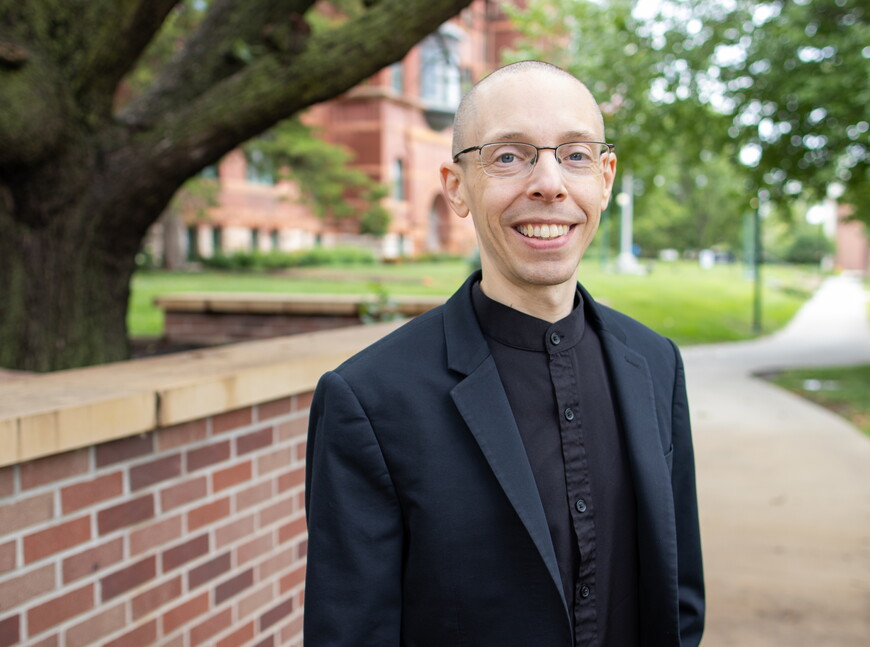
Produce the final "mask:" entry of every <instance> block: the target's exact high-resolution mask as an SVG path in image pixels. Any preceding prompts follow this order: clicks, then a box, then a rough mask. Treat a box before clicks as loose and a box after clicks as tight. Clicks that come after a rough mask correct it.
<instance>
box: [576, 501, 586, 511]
mask: <svg viewBox="0 0 870 647" xmlns="http://www.w3.org/2000/svg"><path fill="white" fill-rule="evenodd" d="M574 507H575V508H577V512H586V502H585V501H584V500H583V499H577V502H576V503H575V504H574Z"/></svg>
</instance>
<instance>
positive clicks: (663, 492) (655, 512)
mask: <svg viewBox="0 0 870 647" xmlns="http://www.w3.org/2000/svg"><path fill="white" fill-rule="evenodd" d="M596 314H597V315H598V316H599V321H601V320H602V318H601V311H600V310H598V311H597V313H596ZM599 330H600V336H601V342H602V347H603V349H604V354H605V357H606V358H607V362H608V365H609V368H610V373H611V379H612V382H613V390H614V398H615V399H616V404H617V408H618V411H619V414H620V416H621V422H622V427H623V430H624V433H625V440H626V446H627V449H628V454H629V464H630V466H631V471H632V477H633V479H634V489H635V495H636V497H637V524H638V525H637V529H638V551H639V555H640V560H639V569H640V572H639V584H640V594H641V599H642V600H649V601H651V607H650V608H647V607H645V606H644V605H642V606H641V629H642V631H644V632H647V633H649V634H650V635H664V634H661V633H660V632H661V631H664V632H665V633H667V631H668V627H670V626H672V625H671V624H670V622H669V616H670V612H671V611H672V610H675V609H677V608H678V604H679V603H678V600H677V590H676V583H677V581H678V574H677V543H676V539H677V538H676V535H675V532H674V528H675V527H676V525H675V521H674V519H675V512H674V500H673V493H672V488H671V482H670V470H669V469H668V466H667V461H666V458H665V452H666V451H667V450H668V449H669V448H663V447H662V441H661V436H660V434H659V428H658V416H657V415H656V402H655V395H654V391H653V383H652V377H651V375H650V372H649V368H648V365H647V362H646V359H645V358H644V357H643V356H642V355H640V354H639V353H637V352H636V351H634V350H633V349H631V348H630V347H628V346H627V345H626V344H625V343H624V342H623V340H622V339H621V338H620V337H619V333H618V330H616V329H614V330H613V331H612V332H611V331H610V330H608V329H607V326H602V327H601V328H600V329H599Z"/></svg>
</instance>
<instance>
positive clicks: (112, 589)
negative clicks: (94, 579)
mask: <svg viewBox="0 0 870 647" xmlns="http://www.w3.org/2000/svg"><path fill="white" fill-rule="evenodd" d="M155 575H157V558H156V557H155V556H154V555H152V556H151V557H146V558H145V559H143V560H140V561H138V562H136V563H135V564H133V565H132V566H127V567H126V568H122V569H121V570H119V571H115V572H114V573H112V574H110V575H106V576H105V577H104V578H103V579H101V580H100V588H101V590H102V596H101V597H102V600H103V602H106V601H107V600H111V599H112V598H114V597H117V596H119V595H121V594H122V593H126V592H127V591H129V590H130V589H133V588H135V587H137V586H139V585H140V584H143V583H144V582H147V581H148V580H150V579H152V578H154V576H155Z"/></svg>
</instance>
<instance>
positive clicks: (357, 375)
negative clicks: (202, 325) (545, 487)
mask: <svg viewBox="0 0 870 647" xmlns="http://www.w3.org/2000/svg"><path fill="white" fill-rule="evenodd" d="M477 276H478V275H475V276H472V277H471V278H470V279H469V280H468V281H467V282H466V283H465V285H464V286H463V287H462V288H461V289H460V290H459V291H458V292H457V293H456V294H455V295H453V297H451V299H450V300H449V301H448V302H447V303H446V304H444V305H443V306H441V307H439V308H436V309H435V310H432V311H430V312H428V313H426V314H424V315H421V316H420V317H417V318H416V319H414V320H412V321H410V322H409V323H407V324H405V325H404V326H402V327H401V328H400V329H398V330H397V331H395V332H394V333H392V334H390V335H388V336H386V337H385V338H383V339H382V340H380V341H379V342H377V343H375V344H374V345H372V346H370V347H369V348H367V349H366V350H364V351H362V352H361V353H359V354H358V355H356V356H354V357H353V358H351V359H350V360H348V361H347V362H345V363H344V364H342V365H341V366H340V367H339V368H338V369H336V370H335V371H334V372H330V373H327V374H326V375H324V376H323V377H322V378H321V380H320V383H319V384H318V387H317V390H316V392H315V395H314V401H313V404H312V407H311V419H310V427H309V438H308V446H307V461H308V462H307V473H306V495H305V496H306V500H305V502H306V512H307V516H308V529H309V540H308V570H307V575H306V590H305V621H304V627H305V628H304V632H305V633H304V635H305V645H306V646H307V647H339V646H340V647H367V646H372V647H374V646H378V647H400V646H401V647H569V646H571V645H573V641H572V637H571V631H570V620H569V610H568V607H567V604H566V602H565V598H564V594H563V590H562V583H561V579H560V577H559V570H558V567H557V565H556V556H555V553H554V550H553V545H552V541H551V540H550V535H549V530H548V528H547V522H546V518H545V516H544V510H543V507H542V505H541V501H540V497H539V495H538V492H537V487H536V485H535V480H534V477H533V475H532V471H531V467H530V466H529V463H528V459H527V457H526V454H525V449H524V447H523V443H522V440H521V439H520V435H519V431H518V429H517V426H516V423H515V422H514V418H513V414H512V413H511V409H510V405H509V404H508V401H507V397H506V395H505V392H504V389H503V387H502V384H501V381H500V379H499V376H498V372H497V371H496V366H495V363H494V361H493V358H492V356H491V355H490V353H489V348H488V346H487V343H486V340H485V338H484V336H483V334H482V333H481V331H480V328H479V326H478V324H477V319H476V316H475V314H474V309H473V306H472V301H471V285H472V281H473V280H475V278H476V277H477ZM581 290H582V288H581ZM583 298H584V300H585V307H587V308H589V311H590V312H591V315H592V316H591V321H592V324H593V325H594V326H595V327H596V329H597V331H598V333H599V335H600V336H601V342H602V346H603V349H604V354H605V357H606V361H607V364H608V369H609V371H610V376H611V381H612V386H613V391H614V397H615V399H616V401H617V406H618V410H619V413H620V418H621V422H622V424H623V426H624V429H625V437H626V444H627V447H628V451H629V453H630V456H629V463H630V466H631V473H632V477H633V479H634V484H635V488H636V495H637V506H638V509H637V526H638V555H639V580H640V581H639V586H638V590H639V596H640V600H639V603H640V629H641V636H642V639H641V645H643V646H644V647H677V646H679V645H684V646H686V645H690V646H694V645H697V644H698V642H699V641H700V639H701V632H702V630H703V624H704V585H703V574H702V569H701V546H700V537H699V532H698V514H697V504H696V497H695V471H694V457H693V450H692V440H691V431H690V424H689V410H688V405H687V401H686V390H685V379H684V373H683V366H682V361H681V359H680V356H679V352H678V351H677V348H676V346H674V345H673V343H671V342H670V341H668V340H666V339H665V338H663V337H660V336H659V335H657V334H655V333H653V332H652V331H650V330H649V329H648V328H646V327H644V326H642V325H641V324H639V323H637V322H635V321H634V320H632V319H630V318H628V317H626V316H624V315H621V314H619V313H617V312H615V311H614V310H611V309H609V308H606V307H603V306H600V305H598V304H596V303H595V302H594V301H593V300H592V299H591V297H590V296H589V295H588V294H587V293H585V291H584V292H583ZM613 647H629V646H624V645H618V646H613Z"/></svg>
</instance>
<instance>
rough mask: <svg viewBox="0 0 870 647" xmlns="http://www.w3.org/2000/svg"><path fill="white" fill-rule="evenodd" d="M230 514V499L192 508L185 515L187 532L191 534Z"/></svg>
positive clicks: (226, 498)
mask: <svg viewBox="0 0 870 647" xmlns="http://www.w3.org/2000/svg"><path fill="white" fill-rule="evenodd" d="M229 514H230V499H229V497H224V498H223V499H218V500H217V501H212V502H211V503H206V504H205V505H201V506H200V507H198V508H194V509H193V510H191V511H190V512H188V513H187V531H188V532H193V531H194V530H198V529H200V528H202V527H203V526H207V525H209V524H212V523H214V522H215V521H218V520H220V519H223V518H224V517H227V516H229Z"/></svg>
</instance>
